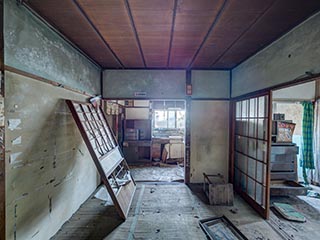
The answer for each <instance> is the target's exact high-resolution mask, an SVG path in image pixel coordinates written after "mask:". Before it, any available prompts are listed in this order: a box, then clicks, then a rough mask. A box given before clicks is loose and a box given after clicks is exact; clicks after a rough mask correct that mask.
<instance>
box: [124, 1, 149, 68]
mask: <svg viewBox="0 0 320 240" xmlns="http://www.w3.org/2000/svg"><path fill="white" fill-rule="evenodd" d="M124 3H125V5H126V8H127V13H128V16H129V18H130V23H131V27H132V29H133V33H134V35H135V37H136V41H137V43H138V47H139V52H140V56H141V58H142V61H143V65H144V67H145V68H146V67H147V65H146V60H145V58H144V54H143V51H142V47H141V43H140V39H139V35H138V32H137V28H136V25H135V23H134V20H133V16H132V12H131V8H130V4H129V0H124Z"/></svg>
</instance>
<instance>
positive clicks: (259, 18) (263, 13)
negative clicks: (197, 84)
mask: <svg viewBox="0 0 320 240" xmlns="http://www.w3.org/2000/svg"><path fill="white" fill-rule="evenodd" d="M276 1H277V0H274V1H273V2H271V4H270V5H269V6H268V7H267V8H266V9H265V10H264V11H263V12H262V13H261V14H260V16H259V17H257V18H256V19H255V20H254V21H253V22H252V23H251V24H250V25H249V26H248V27H247V29H246V30H245V31H243V32H242V33H241V34H240V36H239V37H237V38H236V39H235V40H234V41H233V42H232V43H231V45H230V46H229V47H227V48H226V49H225V50H224V51H223V52H222V54H220V56H219V57H218V58H216V60H214V61H213V62H212V63H211V64H210V67H212V66H213V65H214V64H216V63H217V62H218V61H219V60H220V59H221V58H222V57H223V56H224V55H225V54H226V53H227V52H228V51H229V50H230V49H231V48H232V47H233V46H234V44H236V43H237V42H238V41H239V40H240V39H241V38H242V37H243V36H244V35H245V34H246V33H247V32H248V31H249V30H250V29H251V28H252V27H253V26H254V25H255V24H256V23H257V22H259V20H261V18H262V17H263V16H264V15H265V14H266V13H267V12H268V11H269V10H270V9H271V7H272V6H273V5H274V3H275V2H276Z"/></svg>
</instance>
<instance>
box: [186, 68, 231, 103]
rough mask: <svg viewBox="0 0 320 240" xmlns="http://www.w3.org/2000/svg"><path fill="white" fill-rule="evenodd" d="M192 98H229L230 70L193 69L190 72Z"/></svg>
mask: <svg viewBox="0 0 320 240" xmlns="http://www.w3.org/2000/svg"><path fill="white" fill-rule="evenodd" d="M191 80H192V98H229V97H230V89H229V88H230V72H229V71H216V70H193V71H192V72H191Z"/></svg>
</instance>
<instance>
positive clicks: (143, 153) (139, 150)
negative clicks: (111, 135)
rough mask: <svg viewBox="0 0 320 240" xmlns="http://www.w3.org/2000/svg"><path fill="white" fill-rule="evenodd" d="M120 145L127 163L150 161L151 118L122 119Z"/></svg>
mask: <svg viewBox="0 0 320 240" xmlns="http://www.w3.org/2000/svg"><path fill="white" fill-rule="evenodd" d="M122 146H123V153H124V156H125V158H126V160H127V162H128V163H135V162H139V161H145V160H148V161H151V120H148V119H130V120H124V142H123V143H122Z"/></svg>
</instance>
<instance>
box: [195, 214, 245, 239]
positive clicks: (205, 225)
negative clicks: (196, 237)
mask: <svg viewBox="0 0 320 240" xmlns="http://www.w3.org/2000/svg"><path fill="white" fill-rule="evenodd" d="M199 224H200V227H201V229H202V230H203V231H204V232H205V234H206V235H207V237H208V239H211V240H220V239H226V240H236V239H247V238H246V236H244V235H243V234H242V233H241V232H240V230H239V229H238V228H237V227H236V226H234V225H233V224H232V222H231V221H230V220H229V219H228V218H226V217H225V216H222V217H214V218H207V219H203V220H199Z"/></svg>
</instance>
